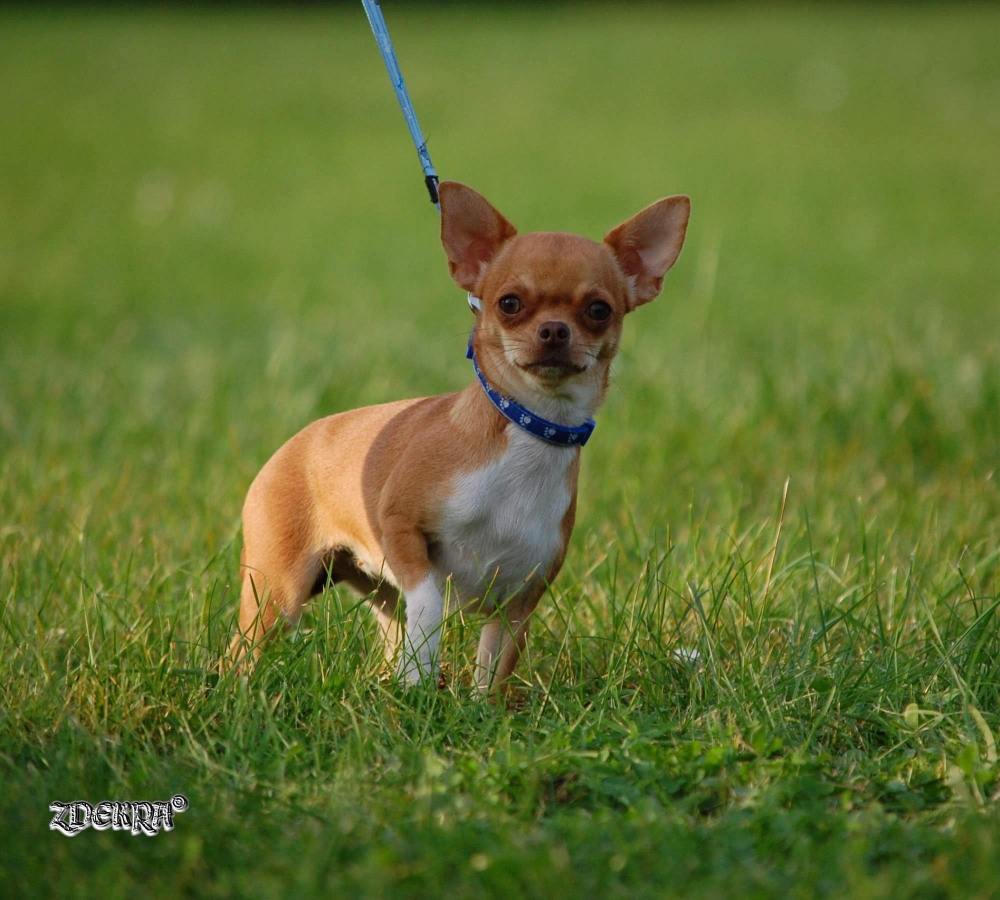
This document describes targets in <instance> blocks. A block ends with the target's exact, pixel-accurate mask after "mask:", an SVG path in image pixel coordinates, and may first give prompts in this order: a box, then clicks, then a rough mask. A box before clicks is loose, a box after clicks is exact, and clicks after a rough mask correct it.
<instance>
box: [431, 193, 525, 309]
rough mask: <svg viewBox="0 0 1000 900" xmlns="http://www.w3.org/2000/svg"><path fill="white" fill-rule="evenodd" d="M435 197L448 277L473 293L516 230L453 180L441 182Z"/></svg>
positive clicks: (487, 204)
mask: <svg viewBox="0 0 1000 900" xmlns="http://www.w3.org/2000/svg"><path fill="white" fill-rule="evenodd" d="M438 198H439V199H440V201H441V243H442V244H444V252H445V253H446V254H447V255H448V268H449V270H450V271H451V277H452V278H454V279H455V281H457V282H458V284H459V286H460V287H462V288H463V289H464V290H467V291H473V292H474V291H475V290H476V288H477V286H478V285H479V279H480V278H482V275H483V271H484V270H485V269H486V266H487V265H488V264H489V262H490V260H491V259H493V257H494V256H496V254H497V251H498V250H499V249H500V247H501V246H502V245H503V244H504V242H505V241H508V240H510V239H511V238H512V237H514V235H515V234H517V229H516V228H515V227H514V226H513V225H511V224H510V222H508V221H507V220H506V219H505V218H504V217H503V216H502V215H500V213H498V212H497V211H496V210H495V209H494V208H493V207H492V206H491V205H490V203H489V201H488V200H487V199H486V198H485V197H483V196H481V195H480V194H477V193H476V192H475V191H474V190H472V188H470V187H466V186H465V185H464V184H459V183H458V182H457V181H442V182H441V184H439V185H438Z"/></svg>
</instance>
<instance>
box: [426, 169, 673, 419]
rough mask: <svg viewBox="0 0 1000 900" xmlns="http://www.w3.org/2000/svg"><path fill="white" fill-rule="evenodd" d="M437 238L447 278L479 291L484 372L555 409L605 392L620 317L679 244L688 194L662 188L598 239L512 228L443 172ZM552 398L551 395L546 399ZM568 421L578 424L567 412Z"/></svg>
mask: <svg viewBox="0 0 1000 900" xmlns="http://www.w3.org/2000/svg"><path fill="white" fill-rule="evenodd" d="M439 193H440V199H441V242H442V243H443V244H444V249H445V252H446V253H447V255H448V267H449V269H450V270H451V275H452V278H454V279H455V281H456V282H457V283H458V284H459V285H460V286H461V287H462V288H464V289H465V290H467V291H469V292H470V293H472V294H473V295H474V296H476V297H477V298H479V301H480V304H481V307H482V308H481V310H480V311H479V312H477V313H476V333H475V336H474V347H475V351H476V356H477V359H478V361H479V365H480V367H481V368H482V369H483V372H484V373H485V375H486V377H487V378H488V379H489V380H490V381H491V382H492V383H493V384H494V385H496V387H497V388H499V389H500V390H501V391H502V392H504V393H506V394H509V395H511V396H513V397H514V398H515V399H517V400H519V401H521V402H524V403H525V404H526V405H529V406H533V408H538V407H539V404H541V405H542V408H540V409H538V411H539V412H540V413H541V414H543V415H544V414H545V412H544V410H545V409H546V408H548V410H549V411H550V412H552V413H553V414H554V415H555V417H556V418H564V419H572V418H574V417H579V415H580V414H581V413H582V412H586V414H588V415H589V413H590V412H591V411H592V410H593V409H595V408H596V406H597V405H598V404H599V403H600V402H601V400H603V398H604V392H605V390H606V388H607V382H608V374H609V371H610V366H611V360H612V359H613V358H614V356H615V353H616V352H617V351H618V341H619V338H620V336H621V329H622V321H623V320H624V318H625V316H626V315H627V314H628V313H630V312H632V310H634V309H635V308H636V307H637V306H640V305H642V304H643V303H648V302H649V301H650V300H652V299H654V298H655V297H656V296H657V295H658V294H659V293H660V289H661V288H662V286H663V276H664V275H665V274H666V272H667V270H668V269H669V268H670V267H671V266H672V265H673V264H674V262H675V260H676V259H677V257H678V255H679V254H680V252H681V247H682V246H683V244H684V234H685V231H686V230H687V223H688V216H689V215H690V212H691V202H690V200H689V199H688V198H687V197H684V196H677V197H667V198H665V199H663V200H658V201H657V202H656V203H654V204H652V205H651V206H647V207H646V208H645V209H644V210H642V211H641V212H639V213H637V214H636V215H635V216H633V217H632V218H631V219H629V220H628V221H626V222H623V223H622V224H621V225H619V226H618V227H617V228H614V229H612V230H611V231H609V232H608V233H607V234H606V235H605V236H604V241H603V242H602V243H598V242H596V241H592V240H590V239H589V238H585V237H581V236H579V235H575V234H564V233H561V232H532V233H529V234H518V233H517V230H516V229H515V228H514V226H513V225H511V224H510V222H508V221H507V219H505V218H504V217H503V216H502V215H501V214H500V213H499V212H497V210H496V209H494V208H493V207H492V206H491V205H490V203H489V202H488V201H487V200H486V199H485V198H484V197H482V196H480V195H479V194H477V193H476V192H475V191H474V190H472V189H471V188H468V187H466V186H465V185H463V184H458V183H457V182H454V181H445V182H442V183H441V185H440V187H439ZM546 401H550V402H548V403H547V402H546ZM566 424H578V422H575V421H574V422H569V421H567V423H566Z"/></svg>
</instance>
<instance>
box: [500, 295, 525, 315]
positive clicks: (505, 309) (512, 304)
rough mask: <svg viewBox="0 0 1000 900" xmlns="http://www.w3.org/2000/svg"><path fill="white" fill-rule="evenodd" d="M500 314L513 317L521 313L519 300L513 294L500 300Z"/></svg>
mask: <svg viewBox="0 0 1000 900" xmlns="http://www.w3.org/2000/svg"><path fill="white" fill-rule="evenodd" d="M499 306H500V312H502V313H503V314H504V315H505V316H514V315H517V313H519V312H520V311H521V300H520V298H519V297H517V296H516V295H515V294H508V295H507V296H506V297H501V298H500V303H499Z"/></svg>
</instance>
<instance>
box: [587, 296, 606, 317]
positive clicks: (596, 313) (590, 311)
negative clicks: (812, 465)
mask: <svg viewBox="0 0 1000 900" xmlns="http://www.w3.org/2000/svg"><path fill="white" fill-rule="evenodd" d="M587 315H588V316H590V318H592V319H593V320H594V321H595V322H607V321H608V319H610V318H611V307H610V306H608V304H607V303H605V302H604V301H603V300H595V301H594V302H593V303H591V304H590V306H588V307H587Z"/></svg>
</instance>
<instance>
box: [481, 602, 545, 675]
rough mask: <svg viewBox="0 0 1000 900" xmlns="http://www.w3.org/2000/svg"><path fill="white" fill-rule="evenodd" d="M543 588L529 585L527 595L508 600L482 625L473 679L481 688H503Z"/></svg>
mask: <svg viewBox="0 0 1000 900" xmlns="http://www.w3.org/2000/svg"><path fill="white" fill-rule="evenodd" d="M544 591H545V586H544V584H542V585H532V586H530V587H529V588H528V593H527V595H526V596H519V597H514V598H512V599H511V600H509V601H508V602H507V603H506V604H505V605H504V606H502V607H501V608H500V609H498V610H497V611H496V612H495V613H493V615H492V616H491V617H490V618H489V619H488V620H487V622H486V624H485V625H483V631H482V634H480V636H479V650H478V652H477V653H476V683H477V684H478V685H479V689H480V690H482V691H483V692H492V691H496V690H501V691H502V690H503V689H504V686H505V684H506V682H507V680H508V679H509V678H510V676H511V674H512V673H513V671H514V667H515V666H516V665H517V661H518V660H519V659H520V658H521V651H522V650H524V644H525V642H526V641H527V639H528V621H529V617H530V616H531V614H532V612H534V610H535V607H536V606H537V605H538V601H539V599H540V598H541V596H542V594H543V593H544Z"/></svg>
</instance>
